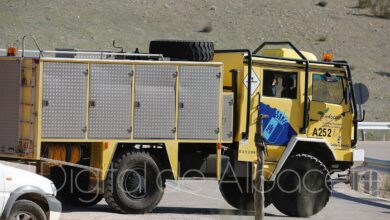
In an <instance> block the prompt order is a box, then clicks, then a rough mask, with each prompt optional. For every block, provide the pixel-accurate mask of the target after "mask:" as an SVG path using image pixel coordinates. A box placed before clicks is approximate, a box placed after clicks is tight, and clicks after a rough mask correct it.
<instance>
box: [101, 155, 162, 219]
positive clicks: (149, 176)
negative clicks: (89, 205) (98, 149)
mask: <svg viewBox="0 0 390 220" xmlns="http://www.w3.org/2000/svg"><path fill="white" fill-rule="evenodd" d="M112 170H113V171H111V172H110V173H108V176H107V178H106V181H105V192H104V198H105V200H106V202H107V203H108V205H109V206H111V207H112V208H113V209H115V210H116V211H118V212H121V213H146V212H151V211H152V210H153V209H154V208H155V207H156V206H157V204H158V203H159V202H160V200H161V198H162V196H163V193H164V186H163V184H162V180H161V176H160V175H159V172H160V170H159V168H158V166H157V163H156V161H155V160H154V159H153V158H152V157H151V156H150V155H149V154H148V153H146V152H128V151H127V152H126V151H125V152H123V153H122V154H121V155H119V156H118V157H117V158H116V159H115V160H114V161H113V169H112Z"/></svg>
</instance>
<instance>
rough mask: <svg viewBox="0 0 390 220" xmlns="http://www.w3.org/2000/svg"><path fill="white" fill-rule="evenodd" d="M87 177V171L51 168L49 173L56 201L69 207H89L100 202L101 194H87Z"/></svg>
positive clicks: (73, 168) (71, 168)
mask: <svg viewBox="0 0 390 220" xmlns="http://www.w3.org/2000/svg"><path fill="white" fill-rule="evenodd" d="M89 176H90V172H89V171H87V170H82V169H80V168H75V167H52V168H51V171H50V179H51V180H52V181H53V182H54V184H55V185H56V187H57V189H58V193H57V198H58V200H60V201H61V202H62V203H63V204H65V205H69V206H78V207H90V206H94V205H96V204H97V203H99V202H100V201H101V200H102V198H103V194H98V193H91V192H89V190H88V187H89Z"/></svg>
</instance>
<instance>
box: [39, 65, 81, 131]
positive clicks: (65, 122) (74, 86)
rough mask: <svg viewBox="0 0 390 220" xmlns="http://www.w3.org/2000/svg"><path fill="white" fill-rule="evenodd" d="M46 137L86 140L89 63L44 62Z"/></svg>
mask: <svg viewBox="0 0 390 220" xmlns="http://www.w3.org/2000/svg"><path fill="white" fill-rule="evenodd" d="M43 71H44V75H43V100H42V137H43V138H85V133H86V127H85V126H86V96H87V75H88V72H87V64H84V63H70V62H69V63H65V62H64V63H62V62H44V64H43Z"/></svg>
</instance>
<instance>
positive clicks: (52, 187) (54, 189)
mask: <svg viewBox="0 0 390 220" xmlns="http://www.w3.org/2000/svg"><path fill="white" fill-rule="evenodd" d="M51 189H52V190H53V195H54V196H57V188H56V186H55V185H54V183H51Z"/></svg>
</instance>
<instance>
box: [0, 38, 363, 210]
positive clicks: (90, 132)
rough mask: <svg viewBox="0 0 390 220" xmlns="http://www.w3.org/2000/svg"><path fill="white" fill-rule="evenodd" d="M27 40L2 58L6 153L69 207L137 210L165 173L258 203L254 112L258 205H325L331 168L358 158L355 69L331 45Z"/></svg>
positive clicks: (234, 200) (236, 200)
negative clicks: (204, 181) (259, 185)
mask: <svg viewBox="0 0 390 220" xmlns="http://www.w3.org/2000/svg"><path fill="white" fill-rule="evenodd" d="M24 40H25V39H23V48H22V50H19V51H18V50H17V49H16V48H14V47H9V48H8V49H7V51H5V52H4V54H2V56H1V57H0V91H1V92H0V125H1V126H0V152H1V155H0V156H1V157H2V158H7V159H12V158H13V159H17V160H21V161H32V162H36V164H37V172H38V173H40V174H41V175H44V176H46V177H48V178H50V179H51V180H53V182H54V183H55V184H56V186H57V188H58V189H59V192H58V197H59V198H60V199H61V201H62V202H63V203H67V204H72V205H80V206H91V205H94V204H96V203H98V202H99V201H100V200H101V199H102V198H103V197H104V198H105V200H106V201H107V203H108V204H109V205H110V206H111V207H112V208H113V209H115V210H116V211H118V212H121V213H145V212H150V211H152V210H153V209H154V208H155V207H156V206H157V205H158V203H159V201H160V200H161V198H162V195H163V192H164V187H165V181H166V180H167V179H173V180H180V179H183V178H191V177H209V178H210V177H213V178H215V179H217V180H218V181H219V182H220V191H221V193H222V195H223V197H224V198H225V200H226V201H227V202H228V203H229V204H230V205H232V206H233V207H235V208H238V209H242V210H250V209H253V192H254V190H255V189H254V188H253V184H252V180H253V176H254V170H255V169H254V166H255V161H256V146H255V142H254V135H255V129H256V122H257V120H258V116H259V114H262V115H266V116H267V117H266V118H264V119H263V138H264V140H265V144H266V156H265V165H264V174H265V195H266V197H265V202H266V204H267V205H268V204H271V203H273V204H274V206H275V207H276V208H277V209H279V210H280V211H281V212H282V213H284V214H286V215H289V216H310V215H313V214H315V213H317V212H319V211H320V210H321V209H322V208H323V207H324V206H325V205H326V203H327V202H328V199H329V196H330V193H331V188H330V176H329V174H330V173H332V172H333V171H334V170H335V169H337V170H339V171H341V170H346V169H348V168H350V167H351V165H352V163H353V162H354V161H358V160H363V152H361V151H358V150H356V149H354V147H355V144H356V139H357V133H356V131H357V122H358V121H359V119H358V118H357V114H356V112H357V111H356V105H355V101H354V92H353V86H352V78H351V71H350V67H349V65H348V63H347V62H345V61H332V60H331V57H330V55H329V54H327V55H326V56H325V58H326V60H325V61H317V58H316V56H314V55H313V54H311V53H308V52H303V51H300V50H298V49H297V48H296V47H295V46H294V45H293V44H291V43H290V42H265V43H263V44H262V45H260V46H259V47H258V48H257V49H256V50H254V51H250V50H248V49H237V50H214V45H213V43H211V42H194V41H173V40H160V41H152V42H151V43H150V50H149V53H139V52H138V51H137V52H135V53H125V52H123V50H121V51H119V52H112V51H90V50H89V51H88V50H76V49H59V50H56V51H43V50H40V49H39V50H38V51H30V50H25V49H24ZM285 45H287V46H288V47H287V48H285V47H284V46H285ZM269 46H270V47H269Z"/></svg>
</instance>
